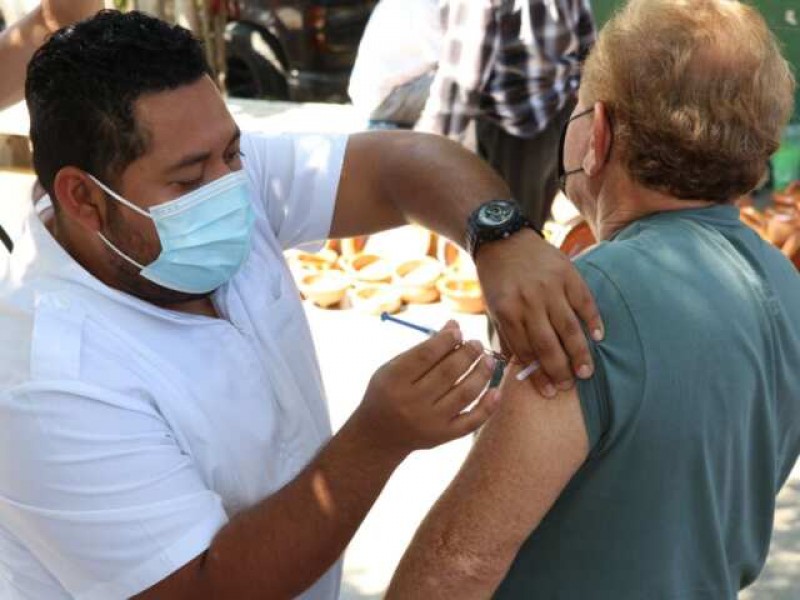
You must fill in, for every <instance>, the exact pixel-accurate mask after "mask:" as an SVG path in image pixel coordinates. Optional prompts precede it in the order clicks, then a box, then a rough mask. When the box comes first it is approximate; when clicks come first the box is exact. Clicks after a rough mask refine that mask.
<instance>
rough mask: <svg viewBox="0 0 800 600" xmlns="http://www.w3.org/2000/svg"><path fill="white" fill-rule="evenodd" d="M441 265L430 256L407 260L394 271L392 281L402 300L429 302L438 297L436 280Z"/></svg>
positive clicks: (434, 300)
mask: <svg viewBox="0 0 800 600" xmlns="http://www.w3.org/2000/svg"><path fill="white" fill-rule="evenodd" d="M442 270H443V269H442V265H441V264H440V263H439V261H437V260H434V259H432V258H430V257H424V258H417V259H414V260H408V261H406V262H404V263H401V264H400V265H398V267H397V268H396V269H395V271H394V281H395V284H396V285H397V287H398V288H399V290H400V294H401V295H402V297H403V300H405V301H406V302H409V303H412V304H429V303H431V302H436V300H438V299H439V290H438V289H437V288H436V281H437V280H438V279H439V277H440V276H441V275H442Z"/></svg>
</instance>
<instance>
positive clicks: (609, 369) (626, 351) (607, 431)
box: [576, 259, 647, 455]
mask: <svg viewBox="0 0 800 600" xmlns="http://www.w3.org/2000/svg"><path fill="white" fill-rule="evenodd" d="M576 266H577V267H578V269H579V271H580V272H581V274H582V275H583V277H584V278H585V280H586V283H587V285H588V286H589V288H590V289H591V291H592V294H593V295H594V298H595V302H596V304H597V308H598V310H599V311H600V314H601V315H602V316H603V323H604V325H605V331H606V334H605V339H604V340H603V341H602V342H600V343H596V342H594V341H592V340H591V339H590V338H587V339H588V343H589V346H590V349H591V352H592V359H593V360H594V364H595V374H594V376H593V377H592V378H591V379H587V380H582V381H579V382H578V395H579V397H580V401H581V408H582V410H583V417H584V421H585V424H586V430H587V433H588V435H589V445H590V448H591V449H592V451H591V453H592V454H593V455H596V454H600V453H602V452H603V451H604V449H606V448H608V447H609V445H610V444H613V442H614V440H615V439H616V438H617V437H618V436H619V435H621V434H622V432H623V431H624V430H625V428H626V425H628V424H629V423H630V422H631V420H633V419H634V418H635V417H636V414H637V412H638V408H639V407H640V406H641V403H642V402H643V400H644V394H645V389H646V379H647V364H646V362H645V354H644V350H643V346H642V342H641V339H640V335H639V329H638V327H637V324H636V320H635V318H634V315H633V312H632V311H631V308H630V307H629V306H628V304H627V302H626V299H625V296H624V294H623V292H622V291H621V290H620V289H619V288H618V286H617V285H616V283H615V281H614V279H613V278H612V277H611V276H610V275H609V274H608V273H607V272H605V271H604V270H603V269H602V268H600V267H598V266H596V265H594V264H592V263H591V261H590V260H580V259H579V260H578V262H577V263H576Z"/></svg>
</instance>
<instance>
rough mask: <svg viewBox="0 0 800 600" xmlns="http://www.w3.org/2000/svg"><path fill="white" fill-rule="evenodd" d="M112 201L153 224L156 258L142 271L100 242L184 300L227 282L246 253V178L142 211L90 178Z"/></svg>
mask: <svg viewBox="0 0 800 600" xmlns="http://www.w3.org/2000/svg"><path fill="white" fill-rule="evenodd" d="M89 177H91V178H92V181H94V182H95V183H96V184H97V185H99V186H100V187H101V188H102V189H103V190H105V192H106V193H108V194H109V195H110V196H111V197H112V198H114V199H115V200H117V201H119V202H121V203H122V204H124V205H125V206H127V207H128V208H130V209H131V210H133V211H135V212H137V213H139V214H141V215H143V216H145V217H148V218H150V219H152V220H153V222H154V223H155V226H156V231H157V232H158V238H159V240H160V241H161V254H159V255H158V258H156V260H154V261H153V262H151V263H150V264H149V265H141V264H139V263H138V262H137V261H135V260H133V259H132V258H131V257H129V256H128V255H126V254H125V253H124V252H122V250H120V249H119V248H117V247H116V246H115V245H114V244H112V243H111V242H110V241H109V240H108V238H106V237H105V236H104V235H103V234H102V233H98V235H99V236H100V238H101V239H102V240H103V241H104V242H105V243H106V245H107V246H108V247H109V248H111V249H112V250H113V251H114V252H116V253H117V254H119V255H120V256H121V257H122V258H124V259H125V260H127V261H128V262H129V263H131V264H132V265H134V266H135V267H137V268H138V269H139V274H140V275H141V276H142V277H144V278H145V279H149V280H150V281H152V282H153V283H156V284H158V285H160V286H161V287H164V288H168V289H171V290H175V291H178V292H183V293H186V294H207V293H209V292H211V291H213V290H215V289H217V288H218V287H220V286H221V285H222V284H224V283H226V282H227V281H228V280H230V279H231V278H232V277H233V276H234V275H235V274H236V272H237V271H238V270H239V268H240V267H241V266H242V264H243V263H244V261H245V259H246V258H247V256H248V254H249V252H250V236H251V233H252V230H253V221H254V215H253V207H252V205H251V204H250V193H249V187H248V184H247V175H245V173H244V171H236V172H233V173H231V174H229V175H225V176H224V177H220V178H219V179H216V180H215V181H212V182H211V183H209V184H207V185H204V186H203V187H201V188H198V189H196V190H194V191H193V192H190V193H188V194H186V195H184V196H179V197H178V198H175V199H174V200H170V201H169V202H165V203H164V204H159V205H158V206H152V207H150V209H149V210H147V211H145V210H144V209H142V208H139V207H138V206H136V205H135V204H133V203H131V202H129V201H128V200H126V199H125V198H123V197H122V196H120V195H119V194H117V193H116V192H114V191H113V190H111V189H109V188H108V187H107V186H106V185H105V184H103V183H102V182H100V181H98V180H97V179H96V178H95V177H93V176H92V175H89Z"/></svg>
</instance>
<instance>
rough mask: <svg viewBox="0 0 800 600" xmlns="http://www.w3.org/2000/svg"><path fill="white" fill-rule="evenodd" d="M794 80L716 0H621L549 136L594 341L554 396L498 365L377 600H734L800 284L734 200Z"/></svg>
mask: <svg viewBox="0 0 800 600" xmlns="http://www.w3.org/2000/svg"><path fill="white" fill-rule="evenodd" d="M793 90H794V80H793V76H792V74H791V71H790V69H789V67H788V65H787V63H786V61H785V60H784V59H783V57H782V56H781V53H780V50H779V48H778V44H777V43H776V41H775V39H774V37H773V36H772V34H771V33H770V32H769V30H768V28H767V26H766V24H765V22H764V20H763V18H762V17H761V16H760V15H759V14H758V12H757V11H756V10H754V9H753V8H751V7H748V6H747V5H745V4H741V3H739V2H734V1H730V0H632V1H631V2H630V3H629V4H628V5H627V6H626V7H625V8H624V9H623V10H622V11H621V12H619V13H618V14H617V15H616V16H615V17H614V18H613V19H612V20H611V21H610V22H609V23H608V25H607V26H606V27H605V29H604V30H603V31H602V33H601V34H600V37H599V41H598V43H597V45H596V47H595V49H594V50H593V52H592V54H591V55H590V57H589V59H588V61H587V63H586V65H585V70H584V76H583V83H582V87H581V90H580V95H579V103H578V106H577V107H576V109H575V111H574V113H573V115H572V118H571V120H570V122H569V123H568V126H567V127H566V129H565V134H564V144H563V156H562V161H563V171H562V173H563V177H562V181H563V182H564V183H565V188H566V192H567V194H568V196H569V197H570V198H571V199H572V200H573V202H574V203H575V204H576V205H577V206H578V208H579V209H580V210H581V212H582V213H583V215H584V216H585V217H586V219H587V220H588V222H589V224H590V225H591V227H592V229H593V231H594V233H595V235H596V237H597V238H598V239H599V240H601V242H600V243H599V244H598V245H597V246H596V247H595V248H594V249H592V250H590V251H589V252H588V253H586V254H584V255H583V256H582V257H581V258H579V259H578V261H577V264H578V266H579V268H580V270H581V271H582V273H583V274H584V276H585V277H586V278H587V280H588V282H589V284H590V287H591V288H592V291H593V292H594V294H595V297H596V299H597V303H598V305H599V308H600V311H601V312H602V314H603V316H604V319H605V322H606V326H607V334H606V338H605V340H604V341H603V342H601V343H598V344H593V353H594V358H595V363H596V365H597V370H596V374H595V376H594V377H593V378H592V379H591V380H589V381H584V382H580V383H579V384H578V386H577V387H576V388H575V389H573V390H570V391H566V392H562V393H560V394H559V397H557V398H555V399H545V398H543V397H542V396H540V395H539V394H538V393H537V391H536V390H535V389H534V388H533V386H532V385H531V384H530V383H529V382H520V381H517V378H516V377H515V375H516V373H517V372H518V370H519V367H517V368H516V369H514V368H512V369H510V373H508V374H507V376H506V381H504V383H503V387H502V400H501V408H500V409H499V411H498V413H497V414H496V415H495V417H494V418H493V420H492V421H490V422H489V424H487V425H486V426H485V428H484V430H483V432H482V433H481V435H480V436H479V438H478V440H477V442H476V444H475V447H474V449H473V451H472V453H471V455H470V456H469V457H468V459H467V461H466V463H465V464H464V466H463V468H462V470H461V472H460V473H459V475H458V476H457V477H456V479H455V480H454V481H453V483H452V484H451V485H450V487H449V488H448V490H447V491H446V492H445V493H444V495H443V496H442V498H441V499H440V500H439V501H438V503H437V504H436V506H435V507H434V508H433V510H432V512H431V513H430V514H429V515H428V518H427V519H426V520H425V522H424V523H423V525H422V526H421V528H420V530H419V531H418V532H417V535H416V537H415V539H414V541H413V542H412V545H411V547H410V548H409V550H408V551H407V553H406V556H405V557H404V559H403V561H402V562H401V564H400V567H399V569H398V572H397V573H396V575H395V579H394V581H393V583H392V585H391V588H390V591H389V597H390V598H426V599H432V598H459V599H460V600H464V599H469V598H486V597H489V596H494V597H495V598H500V599H503V598H563V599H586V598H592V599H597V598H609V599H614V600H626V599H636V600H641V599H645V598H646V599H651V598H652V599H655V598H663V599H667V598H681V599H682V600H691V599H698V600H699V599H709V600H710V599H714V600H718V599H720V598H726V599H734V598H736V595H737V593H738V591H739V590H740V589H742V588H744V587H746V586H747V585H749V584H751V583H752V582H753V581H754V580H755V579H756V577H757V576H758V574H759V572H760V571H761V569H762V567H763V565H764V561H765V560H766V556H767V552H768V549H769V543H770V536H771V533H772V523H773V515H774V509H775V496H776V494H777V493H778V491H779V489H780V488H781V486H782V485H783V483H784V481H785V480H786V478H787V477H788V475H789V472H790V470H791V468H792V466H793V464H794V463H795V460H796V458H797V456H798V451H800V276H798V274H797V272H796V271H795V269H794V268H793V266H792V265H791V264H790V263H789V262H788V261H787V260H786V259H785V258H784V257H783V256H782V255H781V254H780V253H779V252H777V251H776V250H774V249H773V248H771V247H770V246H769V245H767V244H766V243H765V242H763V241H762V240H761V239H760V238H759V237H758V236H757V235H756V234H755V233H753V232H752V231H751V230H749V229H748V228H746V227H745V226H743V225H742V224H741V223H740V222H739V219H738V216H739V215H738V211H737V209H736V207H735V205H734V204H733V201H734V200H735V199H736V198H737V197H739V196H741V195H742V194H746V193H748V192H749V191H751V190H752V189H753V188H754V187H755V186H756V184H757V182H758V181H759V179H760V177H761V176H762V175H763V171H764V166H765V165H766V164H767V160H768V158H769V157H770V155H771V154H772V153H773V152H774V151H775V150H776V149H777V147H778V143H779V140H780V136H781V132H782V129H783V127H784V126H785V124H786V121H787V120H788V116H789V113H790V111H791V106H792V97H793Z"/></svg>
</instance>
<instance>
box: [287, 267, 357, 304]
mask: <svg viewBox="0 0 800 600" xmlns="http://www.w3.org/2000/svg"><path fill="white" fill-rule="evenodd" d="M298 287H299V288H300V291H301V292H302V294H303V296H305V297H306V298H308V299H309V300H311V302H313V303H314V304H316V305H317V306H321V307H322V308H329V307H331V306H334V305H335V304H339V303H340V302H341V301H342V299H343V298H344V296H345V294H346V293H347V288H348V287H350V279H349V278H348V277H347V275H345V274H344V273H342V272H341V271H335V270H326V271H312V272H309V273H307V274H305V275H303V276H302V277H301V278H300V281H299V282H298Z"/></svg>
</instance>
